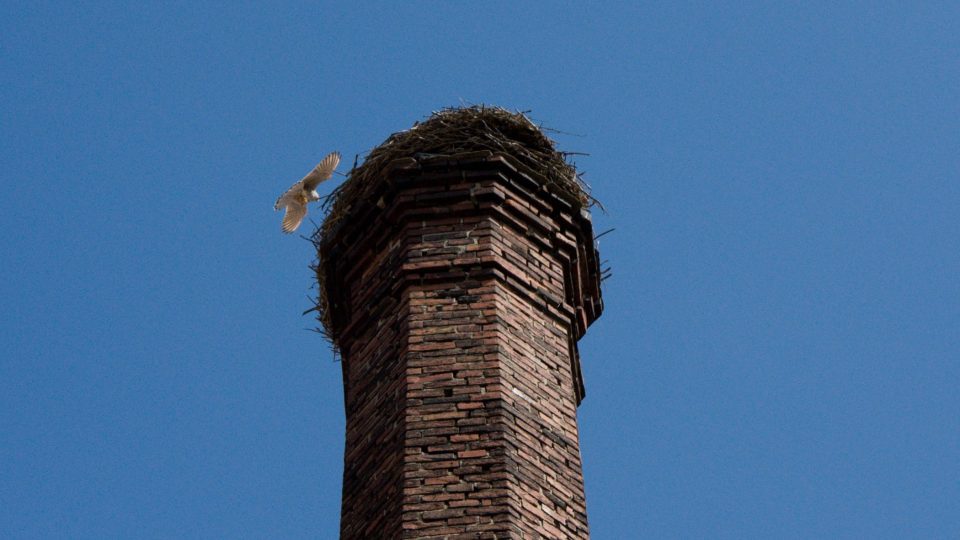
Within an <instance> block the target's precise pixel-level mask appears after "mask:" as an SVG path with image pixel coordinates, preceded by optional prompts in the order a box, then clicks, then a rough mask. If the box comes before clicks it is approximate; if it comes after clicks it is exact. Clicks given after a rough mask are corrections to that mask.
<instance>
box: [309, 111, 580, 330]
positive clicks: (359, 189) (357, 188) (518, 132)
mask: <svg viewBox="0 0 960 540" xmlns="http://www.w3.org/2000/svg"><path fill="white" fill-rule="evenodd" d="M567 155H569V154H566V153H564V152H560V151H558V150H557V149H556V146H555V143H554V141H553V140H551V139H550V138H549V137H547V135H546V134H545V133H544V132H543V129H541V128H540V127H539V126H537V125H536V124H534V123H533V122H532V121H531V120H530V119H529V118H527V116H526V115H525V114H524V113H522V112H513V111H509V110H507V109H504V108H502V107H496V106H485V105H474V106H470V107H456V108H446V109H442V110H439V111H435V112H434V113H433V114H431V115H430V117H429V118H427V119H426V120H424V121H423V122H415V123H414V125H413V126H412V127H411V128H410V129H407V130H404V131H399V132H397V133H394V134H392V135H390V136H389V137H387V139H386V140H385V141H384V142H383V143H381V144H380V146H377V147H376V148H374V149H373V150H371V151H370V153H369V154H368V155H367V156H366V159H365V160H364V161H363V163H362V164H360V165H356V164H355V165H354V167H353V168H352V169H351V170H350V172H349V173H348V175H347V180H346V181H345V182H344V183H343V184H341V185H340V186H339V187H337V188H336V189H335V190H334V191H333V193H331V194H330V196H329V199H328V200H327V201H326V202H325V203H324V205H323V206H324V209H326V210H327V213H326V217H325V218H324V220H323V223H321V224H320V226H319V227H318V228H317V230H316V231H314V233H313V235H312V240H313V242H314V245H315V246H316V248H317V254H318V260H317V261H316V263H315V266H314V270H315V271H316V274H317V281H318V285H319V294H318V298H317V305H316V308H315V310H316V311H317V313H318V317H317V318H318V320H319V321H320V323H321V324H322V325H323V328H322V330H321V331H322V332H323V333H324V334H325V335H326V336H327V338H328V339H330V340H331V341H333V344H334V346H337V343H336V339H335V338H336V335H335V332H334V331H333V328H332V322H331V319H330V313H329V305H328V297H327V291H326V285H327V283H326V274H327V271H326V266H327V264H326V262H327V261H325V260H323V259H324V257H323V254H328V253H329V252H330V248H331V244H332V243H334V242H335V240H336V237H338V236H339V235H338V232H339V230H340V228H341V227H342V226H343V225H344V224H345V223H346V222H348V221H349V218H350V216H352V215H354V214H356V213H357V211H358V210H359V209H361V208H365V207H367V206H369V205H372V204H376V203H377V202H378V201H377V200H373V198H374V197H375V196H378V195H379V192H380V191H381V190H382V188H383V185H384V184H385V183H388V182H390V172H391V171H393V170H397V169H410V168H419V167H420V165H421V164H423V165H427V164H428V163H433V164H436V163H437V162H438V161H450V160H453V161H456V162H462V161H464V160H468V161H478V160H497V161H501V162H503V163H504V164H505V165H506V166H507V167H508V168H510V169H513V170H517V171H519V172H520V173H522V174H523V175H524V176H525V177H526V178H528V179H530V180H531V181H532V182H533V183H536V184H538V185H539V188H540V189H543V190H545V191H548V192H550V193H552V194H554V195H556V196H557V198H559V199H560V200H562V201H564V202H565V203H566V204H567V205H569V206H570V207H571V208H572V209H573V211H574V213H575V214H579V215H581V216H582V217H584V218H585V219H587V220H588V221H589V213H588V212H587V209H588V208H589V207H590V206H591V205H592V204H594V203H595V202H596V201H595V199H594V198H593V197H592V196H591V195H590V192H589V187H588V186H587V185H586V184H585V183H584V182H583V181H581V179H580V178H579V175H578V173H577V171H576V169H575V167H574V166H573V165H572V164H570V163H568V162H567V160H566V156H567ZM381 200H382V199H381Z"/></svg>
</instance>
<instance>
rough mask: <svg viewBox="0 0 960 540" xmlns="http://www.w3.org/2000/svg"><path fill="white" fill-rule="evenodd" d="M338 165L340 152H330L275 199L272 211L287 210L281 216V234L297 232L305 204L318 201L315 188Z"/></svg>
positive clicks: (331, 173)
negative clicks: (282, 208)
mask: <svg viewBox="0 0 960 540" xmlns="http://www.w3.org/2000/svg"><path fill="white" fill-rule="evenodd" d="M339 164H340V152H331V153H330V154H329V155H328V156H327V157H325V158H323V161H321V162H320V163H318V164H317V166H316V167H314V168H313V170H312V171H310V172H309V173H308V174H307V175H306V176H304V177H303V179H301V180H300V181H299V182H297V183H296V184H294V185H292V186H290V189H288V190H287V191H286V192H284V194H283V195H281V196H280V198H279V199H277V202H276V204H274V205H273V209H274V210H275V211H276V210H280V208H281V207H286V209H287V211H286V213H285V214H284V215H283V232H285V233H292V232H293V231H295V230H297V227H299V226H300V222H301V221H303V218H304V216H306V215H307V203H308V202H312V201H319V200H320V195H319V194H318V193H317V191H316V190H317V186H318V185H320V182H323V181H324V180H329V179H330V177H331V176H333V170H334V169H336V168H337V165H339Z"/></svg>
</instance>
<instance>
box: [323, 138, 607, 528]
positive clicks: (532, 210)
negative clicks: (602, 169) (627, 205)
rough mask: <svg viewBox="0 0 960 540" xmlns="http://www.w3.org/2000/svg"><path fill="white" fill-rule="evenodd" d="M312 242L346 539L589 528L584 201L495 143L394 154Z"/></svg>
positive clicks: (588, 261)
mask: <svg viewBox="0 0 960 540" xmlns="http://www.w3.org/2000/svg"><path fill="white" fill-rule="evenodd" d="M386 175H387V178H386V179H385V180H386V181H385V182H384V185H383V188H382V189H381V191H380V192H378V193H377V194H376V196H375V197H374V199H375V200H370V201H365V202H363V203H362V204H361V205H360V206H361V207H360V208H357V209H355V210H354V213H353V214H352V216H351V220H350V222H348V223H346V224H345V225H343V226H342V227H341V229H340V230H338V231H337V232H336V233H335V234H334V235H333V236H332V237H331V238H329V239H327V240H325V244H323V245H322V246H321V254H320V255H321V258H322V260H324V261H330V262H329V263H328V264H329V266H328V267H327V272H328V276H335V277H334V278H333V279H330V278H329V277H328V282H327V283H328V294H329V297H330V299H331V309H332V311H333V315H334V325H335V329H336V335H337V340H338V343H339V345H340V349H341V352H342V358H343V375H344V398H345V408H346V414H347V442H346V452H345V459H344V461H345V464H344V485H343V508H342V517H341V537H342V538H424V539H425V538H451V539H453V538H456V539H460V538H471V539H473V538H556V539H560V538H587V537H588V529H587V518H586V507H585V499H584V491H583V475H582V470H581V462H580V449H579V444H578V435H577V421H576V407H577V404H578V403H579V400H580V399H581V398H582V396H583V384H582V381H581V378H580V370H579V358H578V356H577V352H576V341H577V339H579V338H580V337H581V336H582V335H583V332H584V331H585V330H586V326H587V325H589V323H590V322H592V321H593V319H595V318H596V317H597V316H599V313H600V311H601V309H602V305H601V303H600V293H599V281H598V278H599V275H598V268H597V260H596V252H595V250H594V249H593V245H592V229H591V228H590V223H589V220H588V219H587V217H586V216H585V215H582V214H580V212H578V211H574V210H573V209H572V208H570V207H569V205H565V204H564V203H563V202H562V201H560V200H559V199H557V198H556V197H554V196H553V195H551V194H550V193H548V192H547V191H545V190H543V189H541V188H540V184H539V183H538V182H537V181H536V180H535V179H533V178H530V176H529V175H527V174H525V173H524V172H522V171H519V170H517V168H516V167H515V166H514V165H513V164H512V163H511V161H510V160H509V159H508V158H504V157H502V156H494V155H491V154H470V155H464V156H458V157H457V156H455V157H446V158H434V159H432V160H420V161H414V160H409V161H405V162H398V163H396V166H395V167H394V168H393V169H391V170H389V171H388V172H387V173H386Z"/></svg>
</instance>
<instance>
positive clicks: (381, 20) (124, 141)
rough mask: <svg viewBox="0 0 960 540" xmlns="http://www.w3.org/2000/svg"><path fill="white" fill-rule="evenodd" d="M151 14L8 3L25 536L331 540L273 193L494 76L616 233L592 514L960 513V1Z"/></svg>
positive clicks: (327, 491)
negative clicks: (543, 130)
mask: <svg viewBox="0 0 960 540" xmlns="http://www.w3.org/2000/svg"><path fill="white" fill-rule="evenodd" d="M156 4H157V5H155V6H154V7H143V6H139V5H138V6H136V7H134V3H131V2H124V3H114V4H109V3H106V2H93V3H86V5H85V6H82V7H77V6H75V5H72V3H71V4H66V3H64V4H60V3H56V2H23V3H19V5H17V6H15V5H13V3H12V2H5V3H4V4H3V6H2V7H0V80H2V84H0V126H2V131H0V174H2V187H3V195H2V197H0V228H2V229H0V230H3V231H4V234H3V235H2V236H0V262H2V268H3V273H2V277H0V302H2V306H3V310H2V311H0V328H2V332H0V537H3V538H52V537H61V538H67V537H69V538H121V537H127V538H335V537H336V532H337V527H338V520H339V502H340V475H341V464H342V451H343V428H344V418H343V405H342V390H341V386H340V365H339V364H337V363H335V362H334V359H333V356H332V354H331V353H330V350H329V348H328V346H327V344H326V343H325V342H324V341H323V340H322V338H321V337H320V336H319V335H317V334H314V333H312V332H309V331H307V330H306V329H308V328H311V327H312V326H313V321H312V320H311V319H310V317H309V316H308V317H303V316H301V312H302V311H303V310H304V309H307V308H308V307H309V306H310V302H309V300H308V297H309V296H311V295H312V294H313V293H314V292H313V291H312V290H311V288H310V287H311V280H312V276H311V274H310V271H309V270H308V268H307V265H308V264H309V263H310V261H311V259H312V257H313V254H312V252H311V248H310V245H309V244H308V243H307V242H305V241H303V240H301V239H299V238H297V237H287V236H282V235H281V234H280V232H279V228H280V216H279V215H277V214H275V213H274V212H273V210H272V205H273V202H274V200H275V198H276V197H277V195H279V194H280V193H281V192H282V191H283V190H284V189H286V188H287V187H288V186H289V185H290V183H292V182H293V181H295V180H296V179H298V178H300V176H301V175H302V174H304V173H305V172H306V171H307V170H309V169H310V167H312V166H313V165H314V164H315V163H316V162H317V161H318V160H319V159H320V158H321V157H322V156H323V155H324V154H325V153H327V152H329V151H331V150H333V149H339V150H341V151H342V152H343V153H344V154H345V155H347V156H349V158H348V159H347V161H351V162H352V157H353V156H354V155H355V154H361V156H362V155H363V154H364V153H365V152H366V151H367V150H369V149H370V148H372V147H373V146H375V145H377V144H379V143H380V142H381V141H382V140H383V139H384V138H385V137H386V136H387V135H388V134H390V133H391V132H393V131H397V130H400V129H405V128H407V127H409V126H410V125H411V124H412V123H413V122H414V121H415V120H418V119H421V118H422V117H423V116H424V115H427V114H429V112H430V111H431V110H434V109H437V108H440V107H444V106H449V105H457V104H460V103H480V102H483V103H490V104H498V105H502V106H505V107H509V108H514V109H522V110H531V111H532V112H531V116H532V117H533V118H535V119H536V120H539V121H542V122H543V123H544V124H545V125H548V126H551V127H555V128H557V129H561V130H563V131H566V132H569V133H570V134H568V135H557V136H556V138H557V139H558V142H559V144H560V147H561V148H563V149H565V150H570V151H581V152H587V153H589V154H590V155H589V156H588V157H579V158H578V159H577V162H578V165H579V167H580V168H581V169H582V170H584V171H586V173H587V175H586V179H587V180H588V181H589V182H590V183H591V184H592V185H593V188H594V192H595V195H596V196H597V197H598V198H599V199H601V200H602V201H603V202H604V203H605V205H606V207H607V209H608V210H609V214H608V215H597V216H596V222H597V229H598V231H602V230H605V229H607V228H610V227H616V231H615V232H613V233H611V234H609V235H607V236H605V237H604V238H603V239H602V240H601V246H600V247H601V252H602V255H603V258H605V259H609V260H610V264H611V266H612V267H613V270H614V277H613V278H612V279H610V280H608V281H607V282H606V289H605V294H606V306H607V309H606V313H605V314H604V316H603V317H602V318H601V319H600V320H599V321H598V322H597V323H596V324H595V325H594V326H593V327H592V328H591V330H590V332H589V334H588V336H587V337H586V338H585V339H584V340H583V341H582V342H581V352H582V355H583V369H584V372H585V379H586V384H587V398H586V400H585V401H584V403H583V405H582V406H581V408H580V417H579V418H580V427H581V444H582V452H583V459H584V463H585V472H586V485H587V505H588V511H589V519H590V526H591V529H592V531H593V534H594V537H595V538H597V539H622V538H643V537H647V538H737V539H740V538H905V537H913V538H957V537H960V467H958V463H960V61H958V59H960V32H958V28H960V8H957V7H956V4H953V3H947V2H943V3H933V2H901V3H896V4H894V3H886V2H860V3H843V5H842V6H838V5H835V4H836V3H835V2H805V3H803V5H802V6H796V5H787V4H777V5H774V3H766V2H764V3H757V4H753V5H750V4H748V3H735V4H733V5H730V6H724V7H717V6H716V5H715V3H704V4H680V3H676V2H668V3H664V4H660V5H650V6H645V7H637V6H636V4H639V3H634V2H629V3H621V4H618V3H613V2H610V3H605V4H604V6H603V7H600V6H599V5H598V3H595V4H593V5H592V6H591V7H584V5H583V4H581V3H552V2H551V3H545V2H524V3H522V5H521V6H519V7H517V6H514V5H512V4H514V3H512V2H491V3H484V4H483V7H479V4H471V3H461V2H456V3H446V2H413V3H403V4H402V5H401V4H400V3H397V5H395V4H393V3H357V4H354V3H351V2H337V3H330V4H329V5H326V6H323V5H313V6H308V5H302V4H293V3H266V2H265V3H251V2H246V3H234V2H216V3H215V2H205V3H202V5H200V6H198V5H195V3H194V2H170V3H164V4H162V5H160V4H159V3H156ZM347 168H349V163H348V164H347ZM326 189H327V190H329V189H331V186H329V185H328V186H327V187H326ZM313 216H314V217H316V216H317V214H316V213H314V214H313Z"/></svg>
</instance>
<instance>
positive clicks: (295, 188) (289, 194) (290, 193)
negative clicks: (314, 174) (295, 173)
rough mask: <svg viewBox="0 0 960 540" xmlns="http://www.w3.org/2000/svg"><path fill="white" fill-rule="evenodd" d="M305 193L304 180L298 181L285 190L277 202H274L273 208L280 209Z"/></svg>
mask: <svg viewBox="0 0 960 540" xmlns="http://www.w3.org/2000/svg"><path fill="white" fill-rule="evenodd" d="M301 193H303V181H302V180H300V181H297V183H296V184H294V185H292V186H290V188H289V189H287V190H286V191H284V192H283V195H281V196H280V197H279V198H278V199H277V202H275V203H273V209H274V210H279V209H281V208H283V207H284V206H286V205H287V204H288V203H290V202H294V201H298V200H300V198H301V197H302V196H301V195H300V194H301Z"/></svg>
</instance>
